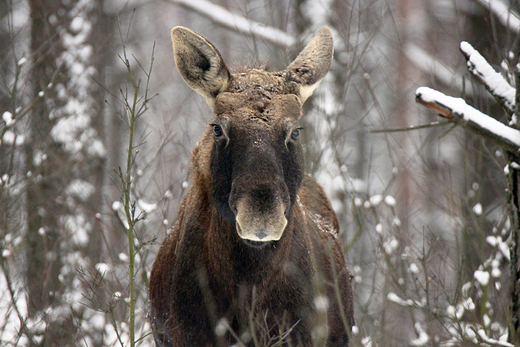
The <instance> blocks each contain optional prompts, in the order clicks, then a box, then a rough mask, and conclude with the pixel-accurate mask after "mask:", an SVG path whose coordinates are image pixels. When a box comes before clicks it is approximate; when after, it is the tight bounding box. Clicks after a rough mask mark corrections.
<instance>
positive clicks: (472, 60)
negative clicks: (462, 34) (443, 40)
mask: <svg viewBox="0 0 520 347" xmlns="http://www.w3.org/2000/svg"><path fill="white" fill-rule="evenodd" d="M460 50H461V51H462V52H463V53H464V54H465V55H466V56H468V62H467V64H468V69H469V70H470V71H471V72H472V73H473V74H474V75H476V76H477V77H479V78H480V79H482V80H483V81H484V82H485V83H486V84H487V86H488V87H489V88H490V89H491V92H492V93H493V94H494V95H498V96H500V97H502V98H504V99H505V102H506V104H507V106H508V108H510V109H512V110H514V108H515V94H516V89H515V88H513V87H511V86H510V85H509V83H508V82H507V81H506V79H505V78H504V77H503V76H502V74H500V73H498V72H496V71H495V69H493V67H492V66H491V65H489V63H488V62H487V60H486V59H485V58H484V57H483V56H482V55H481V54H480V53H479V52H478V51H477V50H475V49H474V48H473V46H471V44H469V43H468V42H466V41H462V42H461V43H460Z"/></svg>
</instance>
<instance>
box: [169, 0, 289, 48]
mask: <svg viewBox="0 0 520 347" xmlns="http://www.w3.org/2000/svg"><path fill="white" fill-rule="evenodd" d="M170 1H171V2H173V3H175V4H179V5H181V6H183V7H186V8H189V9H190V10H193V11H196V12H197V13H199V14H201V15H203V16H205V17H207V18H209V19H211V20H212V21H214V22H215V23H218V24H220V25H222V26H225V27H227V28H230V29H233V30H237V31H238V32H241V33H243V34H247V35H252V36H256V37H260V38H262V39H264V40H266V41H268V42H271V43H273V44H275V45H278V46H282V47H289V46H291V45H292V44H293V43H294V42H296V39H295V38H294V36H292V35H289V34H287V33H286V32H284V31H282V30H280V29H277V28H273V27H270V26H267V25H264V24H262V23H259V22H256V21H254V20H251V19H248V18H245V17H243V16H241V15H239V14H235V13H233V12H231V11H229V10H227V9H225V8H224V7H222V6H219V5H215V4H214V3H212V2H210V1H207V0H170Z"/></svg>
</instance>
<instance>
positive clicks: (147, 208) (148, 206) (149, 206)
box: [137, 199, 157, 213]
mask: <svg viewBox="0 0 520 347" xmlns="http://www.w3.org/2000/svg"><path fill="white" fill-rule="evenodd" d="M137 205H138V206H139V208H140V209H141V210H143V212H147V213H149V212H152V211H155V210H156V209H157V204H156V203H155V204H153V203H148V202H146V201H144V200H143V199H138V200H137Z"/></svg>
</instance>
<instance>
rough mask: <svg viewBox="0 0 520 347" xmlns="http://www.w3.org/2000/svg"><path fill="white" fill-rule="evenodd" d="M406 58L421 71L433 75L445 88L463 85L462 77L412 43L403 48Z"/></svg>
mask: <svg viewBox="0 0 520 347" xmlns="http://www.w3.org/2000/svg"><path fill="white" fill-rule="evenodd" d="M404 54H406V57H407V58H408V59H409V60H410V61H411V62H412V63H413V64H414V65H415V66H417V67H418V68H419V69H421V70H422V71H424V72H426V73H429V74H433V75H434V76H435V78H436V79H437V80H439V81H440V82H442V83H443V84H445V85H447V86H461V87H462V85H463V84H464V81H463V79H462V76H461V75H460V74H459V73H457V72H456V71H454V70H453V69H451V68H448V67H446V65H444V64H443V63H442V62H441V61H440V60H438V59H436V58H434V57H433V56H432V55H430V54H428V52H426V51H424V50H423V49H422V48H420V47H419V46H417V45H415V44H413V43H406V44H405V46H404Z"/></svg>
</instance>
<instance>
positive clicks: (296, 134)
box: [291, 128, 302, 140]
mask: <svg viewBox="0 0 520 347" xmlns="http://www.w3.org/2000/svg"><path fill="white" fill-rule="evenodd" d="M301 129H302V128H296V129H294V130H293V131H292V133H291V139H293V140H297V139H298V137H300V130H301Z"/></svg>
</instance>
